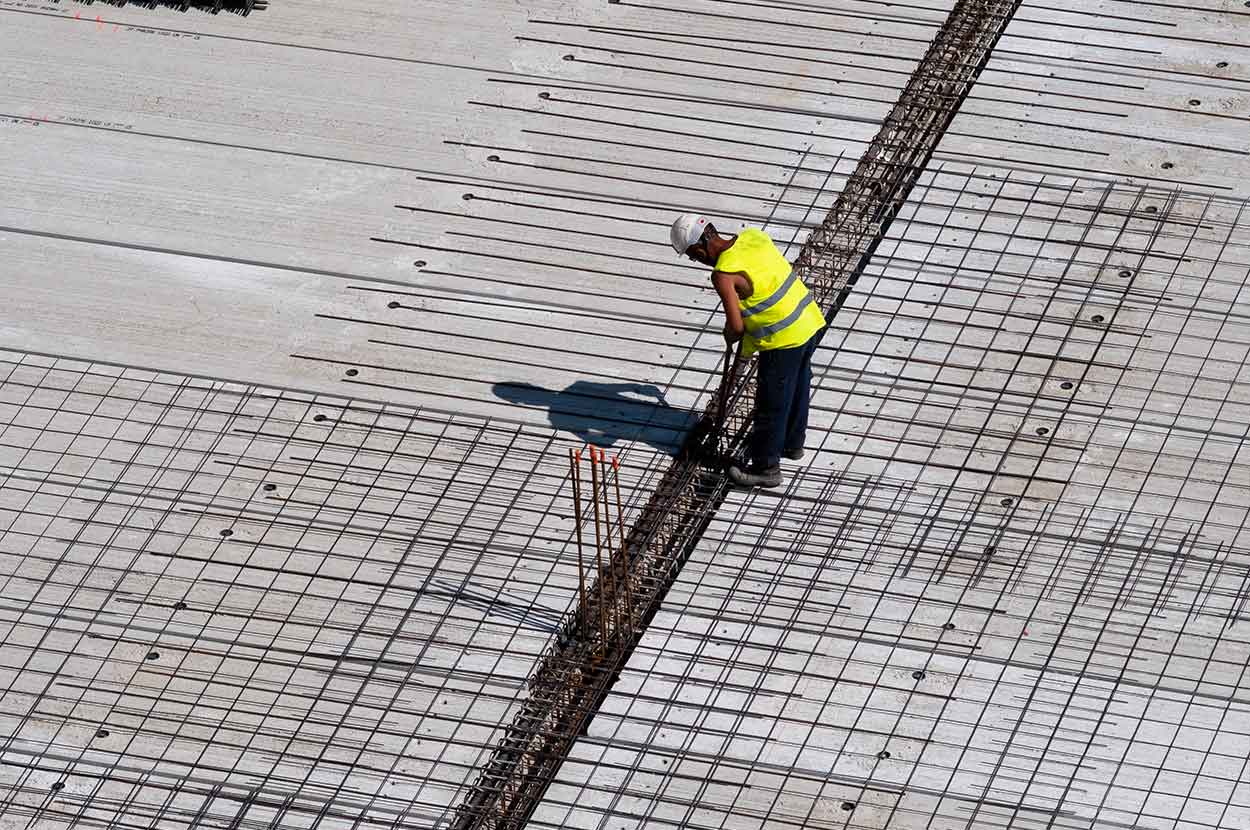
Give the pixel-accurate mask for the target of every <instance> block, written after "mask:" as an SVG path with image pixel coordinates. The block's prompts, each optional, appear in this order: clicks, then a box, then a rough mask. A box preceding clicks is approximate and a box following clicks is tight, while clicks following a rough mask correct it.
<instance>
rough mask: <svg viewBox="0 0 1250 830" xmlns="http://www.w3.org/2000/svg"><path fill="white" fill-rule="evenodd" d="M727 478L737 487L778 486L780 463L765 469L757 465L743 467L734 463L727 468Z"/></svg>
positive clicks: (779, 484) (779, 481)
mask: <svg viewBox="0 0 1250 830" xmlns="http://www.w3.org/2000/svg"><path fill="white" fill-rule="evenodd" d="M729 478H730V480H732V481H733V483H734V484H736V485H738V486H739V487H780V486H781V465H776V466H773V467H767V468H765V469H760V468H758V467H747V468H745V469H744V468H742V467H739V466H738V465H737V464H734V465H732V466H730V468H729Z"/></svg>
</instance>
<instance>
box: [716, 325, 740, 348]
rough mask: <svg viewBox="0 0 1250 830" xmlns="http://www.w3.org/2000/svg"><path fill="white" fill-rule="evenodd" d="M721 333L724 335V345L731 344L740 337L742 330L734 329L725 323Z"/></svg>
mask: <svg viewBox="0 0 1250 830" xmlns="http://www.w3.org/2000/svg"><path fill="white" fill-rule="evenodd" d="M721 333H722V334H724V335H725V345H726V346H732V345H733V344H734V343H737V342H738V341H739V340H741V339H742V332H740V331H734V329H733V327H732V326H730V325H728V324H726V325H725V329H724V331H723V332H721Z"/></svg>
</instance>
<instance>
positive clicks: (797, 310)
mask: <svg viewBox="0 0 1250 830" xmlns="http://www.w3.org/2000/svg"><path fill="white" fill-rule="evenodd" d="M769 299H771V297H770V298H769ZM812 302H813V300H812V295H811V292H808V293H807V294H805V295H803V299H801V300H799V304H798V305H796V306H795V307H794V311H791V312H790V313H789V314H787V315H786V316H785V317H782V318H781V319H780V320H778V321H777V322H775V323H773V324H772V325H771V326H764V327H763V328H762V329H756V330H755V331H753V332H751V336H752V337H754V338H755V339H757V340H763V339H764V338H765V337H768V336H769V335H773V334H776V333H777V332H779V331H781V330H782V329H784V328H785V327H786V326H789V325H790V324H791V323H793V322H794V321H795V320H797V319H799V317H801V316H802V315H803V312H804V310H806V308H807V307H808V306H809V305H811V304H812Z"/></svg>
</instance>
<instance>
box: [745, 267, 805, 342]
mask: <svg viewBox="0 0 1250 830" xmlns="http://www.w3.org/2000/svg"><path fill="white" fill-rule="evenodd" d="M798 278H799V272H798V271H794V270H791V271H790V276H788V277H786V281H785V282H783V283H782V284H781V285H780V286H779V287H778V288H777V290H776V291H774V292H773V293H771V294H769V295H768V296H767V297H765V298H764V299H762V300H760V301H759V302H758V303H756V304H755V305H753V306H751V307H750V308H744V309H742V316H743V317H754V316H755V315H756V314H759V313H760V312H762V311H768V309H770V308H772V307H773V306H775V305H777V303H779V302H781V298H782V297H784V296H786V293H787V292H788V291H789V290H790V286H792V285H794V281H795V280H797V279H798ZM778 330H779V331H780V329H778Z"/></svg>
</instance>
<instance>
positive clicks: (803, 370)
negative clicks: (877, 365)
mask: <svg viewBox="0 0 1250 830" xmlns="http://www.w3.org/2000/svg"><path fill="white" fill-rule="evenodd" d="M823 334H824V329H821V330H820V331H818V332H816V333H815V334H814V335H812V338H811V339H810V340H808V341H807V342H806V343H804V344H803V345H802V346H795V347H794V348H790V349H771V350H769V351H765V352H760V356H759V370H758V374H757V376H756V377H757V381H758V383H757V387H756V393H755V429H754V431H753V432H752V434H751V446H750V453H749V460H750V461H751V463H752V464H753V465H756V466H758V467H775V466H776V465H777V464H780V463H781V453H782V451H783V450H797V449H801V448H802V447H803V442H804V441H805V440H806V438H807V410H808V405H809V403H810V402H811V394H812V391H811V390H812V355H813V354H815V352H816V347H817V346H818V345H819V344H820V339H821V335H823Z"/></svg>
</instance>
